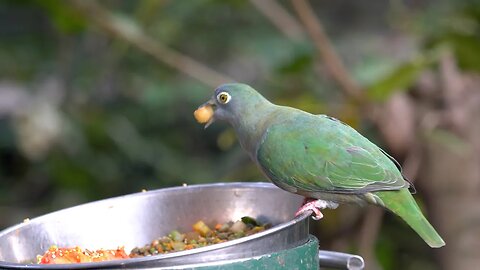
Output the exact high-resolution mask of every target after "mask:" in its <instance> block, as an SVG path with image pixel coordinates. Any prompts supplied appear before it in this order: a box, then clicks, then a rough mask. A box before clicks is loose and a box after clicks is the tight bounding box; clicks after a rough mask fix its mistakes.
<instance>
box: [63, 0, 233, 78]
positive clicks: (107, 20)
mask: <svg viewBox="0 0 480 270" xmlns="http://www.w3.org/2000/svg"><path fill="white" fill-rule="evenodd" d="M69 3H71V5H72V6H73V7H74V8H76V9H77V11H78V12H79V13H81V14H82V15H83V16H85V17H86V18H88V19H89V21H90V22H92V23H93V24H94V25H95V26H97V27H98V28H100V29H101V30H103V31H105V32H106V33H108V34H109V35H111V36H113V37H115V38H120V39H122V40H124V41H126V42H128V43H129V44H131V45H132V46H133V47H135V48H137V49H139V50H141V51H143V52H145V53H147V54H149V55H151V56H152V57H153V58H155V59H156V60H158V61H160V62H163V63H165V64H167V65H169V66H171V67H173V68H174V69H176V70H178V71H180V72H182V73H185V74H187V75H189V76H191V77H193V78H195V79H197V80H199V81H201V82H203V83H205V84H207V85H209V86H211V87H217V86H218V85H220V84H223V83H226V82H233V81H235V80H234V79H232V78H230V77H228V76H227V75H224V74H221V73H219V72H217V71H215V70H213V69H210V68H209V67H207V66H205V65H203V64H202V63H200V62H198V61H196V60H195V59H193V58H191V57H189V56H186V55H183V54H181V53H179V52H177V51H174V50H172V49H170V48H168V47H167V46H165V45H164V44H162V43H161V42H158V41H155V40H153V39H152V38H151V37H149V36H147V35H145V34H144V33H143V31H142V30H141V29H140V28H138V27H137V25H135V24H134V23H132V22H131V21H127V20H126V19H123V18H119V17H117V16H114V15H113V14H111V13H110V12H108V11H106V10H104V9H103V8H102V7H101V6H100V5H98V4H97V3H96V2H95V1H92V0H72V1H70V2H69Z"/></svg>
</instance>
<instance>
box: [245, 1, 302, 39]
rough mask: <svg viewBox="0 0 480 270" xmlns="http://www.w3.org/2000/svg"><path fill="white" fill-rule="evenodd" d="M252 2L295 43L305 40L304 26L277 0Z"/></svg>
mask: <svg viewBox="0 0 480 270" xmlns="http://www.w3.org/2000/svg"><path fill="white" fill-rule="evenodd" d="M250 2H251V3H252V4H253V5H254V6H255V8H257V9H258V11H260V12H261V13H262V14H263V15H264V16H265V17H266V18H267V19H269V20H270V21H271V22H272V24H273V25H275V26H276V27H277V28H278V30H280V31H281V32H282V33H283V34H284V35H285V36H287V37H288V38H289V39H291V40H294V41H298V40H303V39H305V37H306V34H305V31H303V27H302V25H300V23H299V22H298V21H297V19H295V18H294V17H292V15H290V13H288V11H286V10H285V8H283V7H282V5H280V4H279V3H278V2H277V1H276V0H250Z"/></svg>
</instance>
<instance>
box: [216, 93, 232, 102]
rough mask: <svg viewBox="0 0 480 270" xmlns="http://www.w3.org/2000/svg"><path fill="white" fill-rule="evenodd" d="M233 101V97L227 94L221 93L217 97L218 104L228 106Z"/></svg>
mask: <svg viewBox="0 0 480 270" xmlns="http://www.w3.org/2000/svg"><path fill="white" fill-rule="evenodd" d="M231 99H232V96H230V94H229V93H227V92H221V93H220V94H218V95H217V100H218V102H220V103H222V104H227V103H228V102H230V100H231Z"/></svg>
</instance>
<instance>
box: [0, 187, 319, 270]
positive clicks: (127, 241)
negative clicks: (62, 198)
mask: <svg viewBox="0 0 480 270" xmlns="http://www.w3.org/2000/svg"><path fill="white" fill-rule="evenodd" d="M302 201H303V198H302V197H301V196H298V195H294V194H291V193H288V192H285V191H283V190H281V189H279V188H277V187H275V186H274V185H272V184H269V183H220V184H207V185H194V186H186V187H175V188H166V189H160V190H154V191H147V192H142V193H136V194H131V195H127V196H121V197H117V198H112V199H107V200H102V201H97V202H93V203H88V204H84V205H80V206H76V207H72V208H68V209H65V210H61V211H57V212H53V213H51V214H47V215H44V216H41V217H38V218H34V219H32V220H30V221H28V222H24V223H22V224H19V225H16V226H13V227H11V228H8V229H6V230H4V231H2V232H0V268H7V269H18V268H22V269H53V268H55V269H61V268H64V269H66V268H69V269H100V268H112V267H122V268H134V267H163V266H173V265H184V264H195V263H205V262H212V261H219V260H230V259H237V258H247V257H253V256H259V255H263V254H267V253H271V252H275V251H280V250H285V249H289V248H293V247H296V246H298V245H301V244H303V243H305V242H306V241H308V237H309V232H308V229H309V228H308V216H309V213H305V214H304V215H301V216H299V217H296V218H293V213H295V210H297V208H298V207H299V206H300V205H301V203H302ZM243 216H251V217H254V218H256V219H257V220H258V221H260V222H269V223H271V224H273V225H275V226H274V227H273V228H271V229H269V230H266V231H264V232H261V233H258V234H255V235H251V236H247V237H244V238H241V239H237V240H233V241H229V242H225V243H221V244H216V245H211V246H207V247H203V248H198V249H193V250H187V251H180V252H175V253H169V254H164V255H157V256H150V257H144V258H135V259H128V260H117V261H109V262H100V263H83V264H69V265H53V266H52V265H36V264H31V263H26V262H29V261H32V260H34V259H35V257H36V255H38V254H43V253H44V252H45V251H46V250H47V249H48V248H49V247H50V246H51V245H58V246H62V247H71V246H80V247H83V248H88V249H100V248H104V249H113V248H117V247H118V246H125V250H126V251H127V252H128V251H129V250H131V249H132V248H133V247H136V246H143V245H145V244H148V243H150V242H151V241H152V240H153V239H155V238H157V237H159V236H162V235H166V234H168V233H169V232H170V231H171V230H173V229H178V230H181V231H190V230H191V226H192V224H194V223H195V222H196V221H198V220H203V221H205V222H206V223H207V224H208V223H210V224H213V223H217V222H227V221H231V220H233V221H235V220H238V219H240V218H241V217H243ZM67 266H68V267H67Z"/></svg>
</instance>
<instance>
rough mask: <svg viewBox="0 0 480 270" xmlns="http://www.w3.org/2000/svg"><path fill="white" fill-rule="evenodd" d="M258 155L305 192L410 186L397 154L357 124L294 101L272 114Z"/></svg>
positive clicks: (268, 169) (274, 174) (283, 181)
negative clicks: (292, 105) (297, 105)
mask: <svg viewBox="0 0 480 270" xmlns="http://www.w3.org/2000/svg"><path fill="white" fill-rule="evenodd" d="M256 161H257V163H258V165H259V166H260V168H261V169H262V170H263V172H264V173H265V174H266V175H267V176H268V177H269V178H270V179H271V180H272V182H274V183H275V184H277V185H279V186H280V187H282V188H284V189H287V190H289V191H297V192H296V193H300V194H305V193H315V192H326V193H336V194H363V193H366V192H371V191H378V190H398V189H400V188H403V187H408V183H407V182H406V181H405V180H404V179H403V177H402V175H401V173H400V171H399V170H398V168H397V167H396V165H395V164H394V163H393V162H392V160H391V159H390V158H389V157H388V156H386V155H385V154H384V153H383V152H382V150H381V149H380V148H378V147H377V146H376V145H375V144H373V143H372V142H370V141H369V140H368V139H367V138H365V137H363V136H362V135H360V134H359V133H358V132H357V131H355V130H354V129H353V128H351V127H349V126H347V125H345V124H343V123H342V122H340V121H338V120H336V119H333V118H331V117H328V116H325V115H312V114H309V113H306V112H303V111H300V110H297V109H292V108H289V107H279V108H278V111H277V112H276V113H275V114H274V115H272V116H271V119H270V120H269V124H268V128H267V129H266V131H265V133H264V134H263V139H262V140H261V141H260V142H259V145H258V147H257V152H256Z"/></svg>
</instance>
